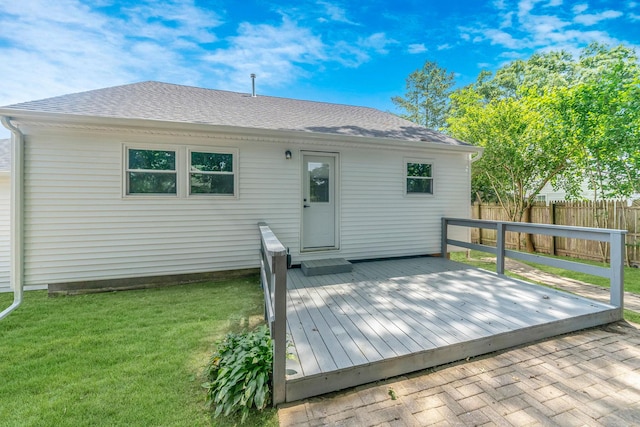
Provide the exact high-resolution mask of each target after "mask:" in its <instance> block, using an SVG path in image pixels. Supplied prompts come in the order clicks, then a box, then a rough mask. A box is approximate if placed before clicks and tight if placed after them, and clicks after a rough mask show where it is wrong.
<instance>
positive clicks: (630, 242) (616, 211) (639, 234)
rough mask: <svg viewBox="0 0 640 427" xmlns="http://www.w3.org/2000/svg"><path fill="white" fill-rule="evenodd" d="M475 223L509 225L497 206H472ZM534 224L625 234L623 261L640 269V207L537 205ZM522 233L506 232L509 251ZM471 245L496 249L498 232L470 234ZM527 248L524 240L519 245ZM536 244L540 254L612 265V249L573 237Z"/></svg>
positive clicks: (618, 204) (549, 238)
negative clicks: (608, 230) (589, 228)
mask: <svg viewBox="0 0 640 427" xmlns="http://www.w3.org/2000/svg"><path fill="white" fill-rule="evenodd" d="M471 217H472V218H473V219H482V220H491V221H507V220H508V218H507V216H506V214H505V212H504V209H503V208H502V206H500V205H498V204H478V203H476V204H473V205H472V206H471ZM531 222H532V223H537V224H551V225H563V226H573V227H594V228H608V229H616V230H626V231H627V234H626V239H625V252H624V257H625V261H626V263H627V264H628V265H632V266H636V267H637V266H640V206H627V203H626V202H598V203H594V202H556V203H550V204H549V205H545V204H543V203H541V204H536V205H534V206H533V208H532V209H531ZM519 238H520V239H524V236H523V235H522V234H521V233H520V234H519V233H515V232H507V234H506V236H505V245H506V247H507V248H510V249H515V248H518V239H519ZM471 241H472V242H473V243H477V244H488V245H493V246H495V244H496V231H495V230H487V229H481V228H473V229H472V230H471ZM520 244H521V247H524V242H523V240H521V241H520ZM533 244H534V247H535V251H536V252H538V253H544V254H551V255H562V256H569V257H574V258H580V259H587V260H595V261H609V260H610V252H611V250H610V245H609V244H608V243H607V242H597V241H590V240H584V239H576V238H571V237H558V236H544V235H534V236H533Z"/></svg>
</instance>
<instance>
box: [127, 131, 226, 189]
mask: <svg viewBox="0 0 640 427" xmlns="http://www.w3.org/2000/svg"><path fill="white" fill-rule="evenodd" d="M122 187H123V197H124V198H127V199H129V198H137V197H154V196H155V197H167V196H173V197H179V198H189V197H194V198H197V197H222V198H237V197H238V149H237V148H228V147H226V148H219V147H205V146H195V145H193V146H189V145H171V146H168V145H160V144H158V145H148V144H135V143H132V144H128V143H125V144H123V183H122Z"/></svg>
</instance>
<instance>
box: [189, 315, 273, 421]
mask: <svg viewBox="0 0 640 427" xmlns="http://www.w3.org/2000/svg"><path fill="white" fill-rule="evenodd" d="M217 347H218V348H217V350H216V352H215V353H214V354H213V356H212V357H211V360H210V361H209V364H208V365H207V366H206V368H205V376H206V379H207V382H206V383H204V384H203V385H202V386H203V387H204V388H206V389H207V404H208V405H209V406H215V408H216V409H215V413H214V416H215V417H218V416H219V415H220V414H224V415H225V416H228V415H232V414H236V413H241V414H242V420H241V422H244V421H245V419H246V418H247V415H249V410H250V409H251V408H252V407H255V408H257V409H260V410H262V409H264V408H265V407H266V406H267V405H268V404H269V403H270V402H271V389H270V378H271V374H272V369H273V368H272V366H273V346H272V341H271V337H270V335H269V328H267V326H266V325H263V326H260V327H258V328H257V329H256V330H254V331H251V332H243V333H239V334H236V333H230V334H227V336H226V337H225V338H224V339H223V340H222V341H220V342H218V343H217Z"/></svg>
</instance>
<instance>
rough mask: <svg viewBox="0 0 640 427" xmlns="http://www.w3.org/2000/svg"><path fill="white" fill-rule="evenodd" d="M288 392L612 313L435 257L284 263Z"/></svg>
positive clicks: (580, 324)
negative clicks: (333, 264)
mask: <svg viewBox="0 0 640 427" xmlns="http://www.w3.org/2000/svg"><path fill="white" fill-rule="evenodd" d="M287 281H288V285H287V286H288V302H287V323H288V325H287V329H288V332H289V336H290V339H291V342H292V344H293V349H292V352H293V353H294V355H296V357H297V361H293V362H288V365H287V367H288V368H289V367H291V369H288V374H289V375H287V400H288V401H291V400H297V399H301V398H304V397H309V396H313V395H317V394H321V393H326V392H329V391H335V390H339V389H341V388H344V387H351V386H355V385H359V384H363V383H365V382H369V381H375V380H378V379H383V378H386V376H389V375H399V374H402V373H407V372H411V371H414V370H420V369H425V368H428V367H431V366H435V364H441V363H448V362H452V361H455V360H461V359H464V358H466V357H469V356H477V355H479V354H483V352H485V353H486V352H487V351H494V350H495V349H501V348H508V347H510V346H514V345H519V344H523V343H526V342H528V341H530V340H537V339H541V338H546V337H551V336H554V335H557V334H558V333H565V332H569V331H573V330H578V329H582V328H584V327H589V326H595V325H597V324H602V323H607V322H610V321H613V320H615V315H616V314H615V313H616V311H615V309H614V307H612V306H610V305H608V304H604V303H600V302H595V301H591V300H587V299H585V298H581V297H578V296H575V295H571V294H568V293H565V292H562V291H558V290H554V289H551V288H546V287H543V286H539V285H534V284H530V283H526V282H522V281H519V280H515V279H511V278H508V277H505V276H498V275H496V274H494V273H490V272H487V271H484V270H480V269H477V268H473V267H469V266H467V265H464V264H460V263H455V262H452V261H449V260H446V259H443V258H425V257H419V258H409V259H397V260H387V261H374V262H362V263H354V268H353V271H352V272H349V273H337V274H327V275H321V276H309V277H306V276H304V275H303V274H302V272H301V271H300V270H299V269H292V270H289V271H288V276H287Z"/></svg>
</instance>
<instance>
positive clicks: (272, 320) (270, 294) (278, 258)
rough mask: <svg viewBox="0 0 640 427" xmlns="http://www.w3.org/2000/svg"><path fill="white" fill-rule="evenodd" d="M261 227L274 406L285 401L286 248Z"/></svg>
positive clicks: (262, 262) (271, 232)
mask: <svg viewBox="0 0 640 427" xmlns="http://www.w3.org/2000/svg"><path fill="white" fill-rule="evenodd" d="M258 228H259V230H260V245H261V247H260V256H261V261H260V281H261V282H262V287H263V290H264V300H265V319H266V320H267V323H268V325H269V331H270V332H271V342H272V344H273V373H272V375H273V398H272V401H273V402H272V403H273V406H276V405H278V404H280V403H283V402H285V401H286V400H287V395H286V391H287V388H286V365H287V250H286V248H285V247H284V245H283V244H282V243H281V242H280V241H279V240H278V238H277V237H276V235H275V234H273V231H271V229H270V228H269V226H268V225H267V224H266V223H265V222H259V223H258Z"/></svg>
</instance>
